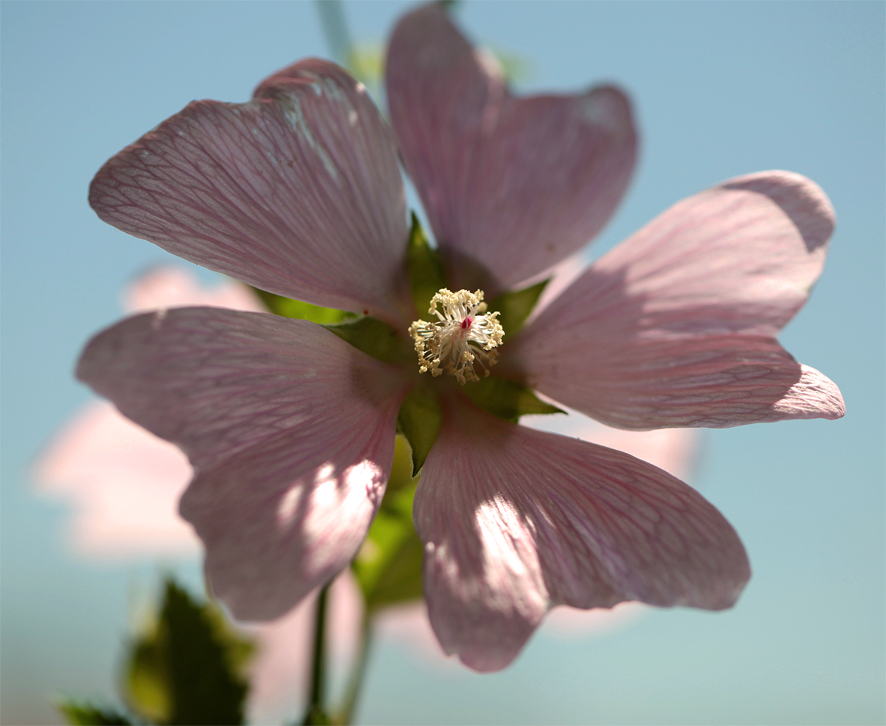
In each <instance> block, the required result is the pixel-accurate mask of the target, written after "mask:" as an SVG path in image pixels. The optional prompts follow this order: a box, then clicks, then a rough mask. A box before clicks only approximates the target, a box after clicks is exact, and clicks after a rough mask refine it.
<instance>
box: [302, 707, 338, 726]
mask: <svg viewBox="0 0 886 726" xmlns="http://www.w3.org/2000/svg"><path fill="white" fill-rule="evenodd" d="M331 723H332V719H331V718H329V716H328V715H327V714H326V712H325V711H324V710H323V709H322V708H320V707H319V706H318V705H317V704H314V705H313V706H311V707H310V708H309V709H308V712H307V713H306V714H305V717H304V719H303V720H302V726H329V725H330V724H331Z"/></svg>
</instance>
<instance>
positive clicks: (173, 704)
mask: <svg viewBox="0 0 886 726" xmlns="http://www.w3.org/2000/svg"><path fill="white" fill-rule="evenodd" d="M252 650H253V646H252V644H251V643H250V642H249V641H247V640H245V639H244V638H242V637H240V636H238V635H236V634H235V633H234V632H233V631H232V630H231V628H230V626H229V625H228V624H227V622H226V621H225V619H224V615H223V614H222V613H221V611H220V610H219V609H218V608H217V606H215V605H213V604H205V605H200V604H198V603H195V602H194V601H193V600H192V599H191V597H190V596H189V595H188V593H187V592H185V591H184V590H183V589H181V588H180V587H178V586H177V585H176V584H175V583H174V582H173V581H172V580H167V582H166V587H165V592H164V601H163V605H162V609H161V611H160V616H159V619H158V621H157V622H156V624H155V626H154V627H153V628H151V629H149V631H148V632H147V633H145V634H144V635H143V636H142V637H141V638H139V639H138V640H137V641H136V642H135V643H134V644H133V647H132V651H131V654H130V657H129V659H128V662H127V666H126V678H125V683H124V689H125V691H126V696H127V700H128V702H129V704H130V706H131V707H132V709H133V710H134V711H136V712H137V713H139V714H140V715H142V716H143V717H145V718H147V719H149V720H151V721H153V722H155V723H161V724H241V723H243V705H244V701H245V699H246V694H247V691H248V685H247V683H246V681H245V680H244V679H243V678H242V676H241V675H240V673H241V671H242V670H243V666H244V665H245V661H246V660H248V657H249V656H250V655H251V653H252Z"/></svg>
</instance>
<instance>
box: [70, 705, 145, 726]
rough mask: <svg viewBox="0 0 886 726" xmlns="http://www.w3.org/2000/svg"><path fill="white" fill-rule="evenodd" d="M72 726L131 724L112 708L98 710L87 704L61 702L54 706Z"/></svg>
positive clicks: (118, 725) (125, 717)
mask: <svg viewBox="0 0 886 726" xmlns="http://www.w3.org/2000/svg"><path fill="white" fill-rule="evenodd" d="M56 708H58V710H59V711H61V713H62V715H63V716H64V717H65V719H67V722H68V723H69V724H73V726H126V725H129V724H132V723H133V722H132V721H131V720H130V719H129V717H128V716H125V715H123V714H122V713H120V712H119V711H117V710H116V709H113V708H99V707H98V706H92V705H90V704H88V703H77V702H75V701H66V702H65V701H63V702H61V703H58V704H57V705H56Z"/></svg>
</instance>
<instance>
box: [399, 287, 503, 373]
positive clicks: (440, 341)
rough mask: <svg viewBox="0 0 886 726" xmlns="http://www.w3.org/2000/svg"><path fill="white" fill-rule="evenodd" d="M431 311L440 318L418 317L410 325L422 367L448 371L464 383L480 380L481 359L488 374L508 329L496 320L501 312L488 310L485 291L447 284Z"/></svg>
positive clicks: (432, 300) (432, 370) (425, 369)
mask: <svg viewBox="0 0 886 726" xmlns="http://www.w3.org/2000/svg"><path fill="white" fill-rule="evenodd" d="M438 305H439V306H440V308H441V310H442V312H441V310H438V309H437V306H438ZM428 312H429V313H431V314H432V315H436V316H437V318H438V321H437V322H432V323H428V322H425V321H424V320H416V321H415V322H414V323H413V324H412V325H410V326H409V334H410V335H411V336H412V339H413V340H414V341H415V351H416V353H418V367H419V370H420V371H421V372H422V373H427V372H428V371H430V373H431V375H432V376H439V375H440V374H442V373H443V372H444V371H445V372H446V373H449V374H451V375H453V376H455V378H456V380H457V381H458V382H459V383H461V384H462V385H464V384H465V383H467V382H468V381H479V380H480V378H479V377H478V376H477V373H476V371H475V370H474V363H478V364H479V365H480V367H481V368H482V369H483V372H484V375H487V376H488V375H489V369H490V368H491V367H492V366H494V365H495V363H496V362H497V361H498V351H497V350H493V349H494V348H497V347H498V346H499V345H501V339H502V337H503V336H504V334H505V331H504V330H503V329H502V327H501V324H500V323H499V322H498V320H496V318H497V317H498V313H497V312H494V313H487V312H486V303H485V302H483V291H482V290H476V291H475V292H468V291H467V290H459V291H458V292H451V291H449V290H447V289H445V288H444V289H442V290H440V292H438V293H437V294H436V295H434V297H433V298H432V299H431V307H430V309H429V310H428Z"/></svg>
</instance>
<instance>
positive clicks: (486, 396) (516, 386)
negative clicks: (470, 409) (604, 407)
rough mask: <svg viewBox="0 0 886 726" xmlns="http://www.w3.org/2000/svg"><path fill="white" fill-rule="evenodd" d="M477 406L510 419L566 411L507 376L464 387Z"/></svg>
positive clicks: (487, 379)
mask: <svg viewBox="0 0 886 726" xmlns="http://www.w3.org/2000/svg"><path fill="white" fill-rule="evenodd" d="M461 390H462V393H464V394H465V395H466V396H467V397H468V398H470V399H471V401H472V402H473V403H474V405H475V406H479V407H480V408H482V409H483V410H484V411H488V412H489V413H491V414H493V415H495V416H498V417H499V418H503V419H506V420H508V421H514V422H515V423H516V421H517V420H518V419H519V418H520V416H525V415H527V414H530V413H566V412H565V411H563V410H562V409H559V408H557V407H556V406H552V405H551V404H549V403H545V402H544V401H542V400H541V399H540V398H539V397H538V396H536V395H535V394H534V393H533V392H532V389H531V388H528V387H527V386H524V385H523V384H522V383H515V382H514V381H509V380H507V379H505V378H497V377H496V376H490V377H489V378H481V379H480V380H479V381H476V382H474V383H469V384H468V385H466V386H463V387H462V389H461Z"/></svg>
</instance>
